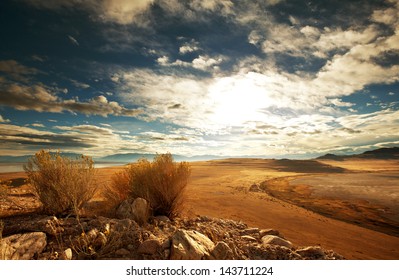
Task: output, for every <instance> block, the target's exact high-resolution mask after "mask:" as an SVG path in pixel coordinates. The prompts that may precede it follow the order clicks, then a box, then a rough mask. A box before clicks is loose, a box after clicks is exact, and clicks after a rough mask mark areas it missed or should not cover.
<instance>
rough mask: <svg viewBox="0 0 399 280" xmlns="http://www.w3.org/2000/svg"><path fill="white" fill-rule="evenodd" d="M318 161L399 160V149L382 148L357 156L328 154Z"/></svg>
mask: <svg viewBox="0 0 399 280" xmlns="http://www.w3.org/2000/svg"><path fill="white" fill-rule="evenodd" d="M316 159H321V160H323V159H325V160H344V159H399V147H392V148H380V149H376V150H371V151H366V152H364V153H361V154H357V155H334V154H326V155H324V156H321V157H318V158H316Z"/></svg>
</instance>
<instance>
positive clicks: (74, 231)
mask: <svg viewBox="0 0 399 280" xmlns="http://www.w3.org/2000/svg"><path fill="white" fill-rule="evenodd" d="M131 205H132V204H131ZM29 218H30V220H32V221H35V220H37V221H40V222H39V223H38V224H37V227H36V228H35V227H34V225H33V223H32V224H30V223H28V224H29V226H27V227H26V226H25V227H23V226H22V222H21V221H22V220H21V218H18V217H15V218H10V219H7V220H6V223H5V224H6V227H5V232H6V230H7V225H13V224H14V228H13V231H15V230H16V229H17V228H18V227H17V226H16V225H15V224H19V228H25V229H26V228H29V229H30V230H31V231H39V230H40V229H46V231H44V232H31V233H27V234H26V233H25V234H17V235H11V236H8V237H4V238H3V241H2V242H1V243H0V244H1V245H0V246H1V247H0V252H3V253H4V254H6V255H7V259H63V260H69V259H73V260H75V259H126V260H131V259H145V260H165V259H172V260H200V259H206V260H248V259H251V260H264V259H269V260H281V259H283V260H284V259H291V260H302V259H322V260H331V259H342V256H340V255H339V254H337V253H335V252H333V251H329V250H324V249H323V248H321V247H319V246H308V247H300V246H296V245H295V244H293V243H292V242H290V241H289V240H287V239H285V238H284V237H283V235H282V234H281V233H280V232H278V231H277V230H275V229H270V228H269V229H260V228H253V227H252V228H250V227H248V226H247V225H246V224H244V223H242V222H237V221H233V220H225V219H214V218H210V217H206V216H202V217H197V218H195V219H179V218H176V219H174V220H170V219H168V218H166V217H158V218H157V217H152V218H150V219H148V221H149V222H147V223H145V224H143V225H139V224H138V223H137V222H136V220H135V219H133V217H131V218H124V219H113V218H106V217H94V218H93V217H92V218H81V219H79V220H78V219H76V218H65V219H61V218H59V219H56V218H54V217H43V216H40V217H36V218H35V217H33V216H30V217H29ZM135 218H137V217H135ZM13 221H14V223H13ZM46 221H47V222H46ZM142 221H143V220H142ZM46 225H47V226H46ZM46 241H47V243H46ZM46 244H47V246H46ZM0 256H1V254H0Z"/></svg>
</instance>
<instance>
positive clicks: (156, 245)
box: [137, 239, 161, 255]
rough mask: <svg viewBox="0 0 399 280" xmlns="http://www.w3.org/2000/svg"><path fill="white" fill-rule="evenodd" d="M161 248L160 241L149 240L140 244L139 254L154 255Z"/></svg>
mask: <svg viewBox="0 0 399 280" xmlns="http://www.w3.org/2000/svg"><path fill="white" fill-rule="evenodd" d="M160 248H161V243H160V242H159V240H158V239H148V240H146V241H144V242H143V243H141V244H140V246H139V248H138V249H137V252H138V253H139V254H146V255H154V254H156V253H157V252H158V251H159V249H160Z"/></svg>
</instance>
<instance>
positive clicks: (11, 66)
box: [0, 60, 39, 82]
mask: <svg viewBox="0 0 399 280" xmlns="http://www.w3.org/2000/svg"><path fill="white" fill-rule="evenodd" d="M0 72H3V74H5V75H6V76H8V77H10V78H11V79H13V80H15V81H22V82H27V81H28V80H29V76H31V75H34V74H37V73H38V72H39V71H38V70H37V69H34V68H30V67H26V66H24V65H21V64H19V63H18V62H17V61H15V60H3V61H0Z"/></svg>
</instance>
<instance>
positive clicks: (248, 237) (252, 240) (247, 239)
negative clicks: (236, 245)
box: [241, 235, 258, 242]
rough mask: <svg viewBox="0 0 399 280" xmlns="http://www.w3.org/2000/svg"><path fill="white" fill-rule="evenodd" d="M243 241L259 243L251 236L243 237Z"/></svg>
mask: <svg viewBox="0 0 399 280" xmlns="http://www.w3.org/2000/svg"><path fill="white" fill-rule="evenodd" d="M241 239H242V240H244V241H247V242H258V240H256V238H255V237H252V236H250V235H243V236H241Z"/></svg>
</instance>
